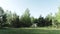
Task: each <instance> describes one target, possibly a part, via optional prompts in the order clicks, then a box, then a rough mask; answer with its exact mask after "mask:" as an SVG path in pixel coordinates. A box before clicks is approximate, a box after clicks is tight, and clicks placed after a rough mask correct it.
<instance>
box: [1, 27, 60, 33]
mask: <svg viewBox="0 0 60 34" xmlns="http://www.w3.org/2000/svg"><path fill="white" fill-rule="evenodd" d="M0 34H60V30H58V29H57V30H56V29H47V28H46V29H42V28H7V29H0Z"/></svg>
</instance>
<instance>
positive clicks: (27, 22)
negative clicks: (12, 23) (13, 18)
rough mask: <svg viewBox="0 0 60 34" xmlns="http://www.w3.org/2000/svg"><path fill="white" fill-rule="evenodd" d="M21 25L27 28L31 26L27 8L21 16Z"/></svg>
mask: <svg viewBox="0 0 60 34" xmlns="http://www.w3.org/2000/svg"><path fill="white" fill-rule="evenodd" d="M21 24H22V26H23V27H29V26H30V25H31V24H32V23H31V18H30V13H29V9H28V8H27V9H26V10H25V13H24V14H23V15H22V16H21Z"/></svg>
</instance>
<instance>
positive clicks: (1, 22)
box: [0, 7, 4, 28]
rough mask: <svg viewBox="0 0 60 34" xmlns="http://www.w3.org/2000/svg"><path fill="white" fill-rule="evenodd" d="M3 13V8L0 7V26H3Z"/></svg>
mask: <svg viewBox="0 0 60 34" xmlns="http://www.w3.org/2000/svg"><path fill="white" fill-rule="evenodd" d="M3 15H4V10H3V9H2V8H1V7H0V28H2V27H3V24H4V22H3Z"/></svg>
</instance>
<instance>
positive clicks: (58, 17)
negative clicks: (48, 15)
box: [55, 7, 60, 26]
mask: <svg viewBox="0 0 60 34" xmlns="http://www.w3.org/2000/svg"><path fill="white" fill-rule="evenodd" d="M55 20H56V22H55V25H57V26H60V7H59V8H58V12H57V13H56V14H55Z"/></svg>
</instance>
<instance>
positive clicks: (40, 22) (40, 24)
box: [37, 16, 45, 27]
mask: <svg viewBox="0 0 60 34" xmlns="http://www.w3.org/2000/svg"><path fill="white" fill-rule="evenodd" d="M37 25H38V26H40V27H43V26H45V21H44V18H43V17H42V16H40V17H39V18H38V24H37Z"/></svg>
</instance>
